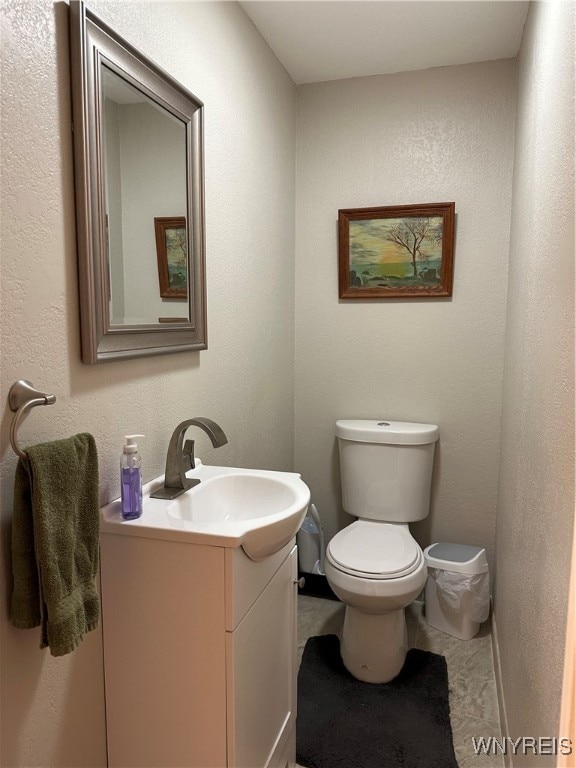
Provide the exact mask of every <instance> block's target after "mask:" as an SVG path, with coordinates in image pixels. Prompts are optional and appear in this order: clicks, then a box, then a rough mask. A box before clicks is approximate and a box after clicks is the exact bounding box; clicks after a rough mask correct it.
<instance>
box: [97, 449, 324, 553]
mask: <svg viewBox="0 0 576 768" xmlns="http://www.w3.org/2000/svg"><path fill="white" fill-rule="evenodd" d="M187 477H191V478H192V477H196V478H198V479H199V480H200V483H199V484H198V485H195V486H194V487H193V488H190V489H189V490H188V491H186V492H185V493H183V494H182V495H181V496H178V497H177V498H176V499H173V500H171V501H168V500H163V499H152V498H150V494H151V493H152V492H153V491H154V490H155V489H156V488H158V486H159V485H161V484H162V481H163V477H160V478H156V480H154V481H152V482H151V483H148V484H147V485H146V486H144V489H143V512H142V516H141V517H140V518H138V519H137V520H129V521H128V520H122V515H121V507H120V502H119V500H117V501H115V502H112V503H111V504H108V505H107V506H106V507H104V508H103V509H102V510H101V530H102V531H104V532H108V533H122V534H130V533H131V534H134V535H137V536H147V537H150V536H152V537H155V538H167V539H177V540H182V539H184V540H188V541H194V542H197V543H205V544H211V545H215V546H223V547H238V546H241V547H242V548H243V550H244V552H245V553H246V554H247V555H248V557H250V558H251V559H252V560H262V559H264V558H265V557H268V556H269V555H272V554H274V553H275V552H278V551H279V550H280V549H282V547H284V546H285V545H286V544H287V543H288V542H289V541H290V539H291V538H292V537H293V536H294V535H295V533H296V531H297V530H298V528H299V527H300V525H301V524H302V520H303V519H304V516H305V514H306V510H307V508H308V503H309V501H310V491H309V489H308V487H307V486H306V485H305V484H304V483H303V482H302V480H301V478H300V475H298V474H295V473H292V472H273V471H269V470H258V469H239V468H233V467H211V466H207V465H204V464H202V462H200V461H199V460H197V466H196V468H195V469H194V470H192V471H190V472H188V473H187Z"/></svg>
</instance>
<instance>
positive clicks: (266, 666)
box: [226, 547, 297, 768]
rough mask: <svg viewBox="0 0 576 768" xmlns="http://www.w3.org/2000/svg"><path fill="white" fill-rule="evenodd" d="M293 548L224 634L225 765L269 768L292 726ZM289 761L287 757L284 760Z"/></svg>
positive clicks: (291, 736)
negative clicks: (226, 731)
mask: <svg viewBox="0 0 576 768" xmlns="http://www.w3.org/2000/svg"><path fill="white" fill-rule="evenodd" d="M296 569H297V563H296V548H295V547H294V549H293V550H292V552H291V554H290V555H289V556H288V557H287V558H286V560H285V561H284V562H283V564H282V565H281V566H280V568H279V569H278V571H277V572H276V573H275V575H274V576H273V578H272V579H271V581H270V583H269V584H268V586H267V587H266V588H265V589H264V591H263V592H262V594H261V595H260V597H259V598H258V600H257V601H256V602H255V603H254V605H253V606H252V608H251V609H250V611H249V612H248V613H247V614H246V616H245V617H244V619H242V621H241V622H240V624H239V625H238V627H237V628H236V630H235V631H234V632H227V633H226V651H227V662H228V663H227V678H228V684H227V694H228V695H227V704H228V766H229V768H265V767H267V766H270V768H273V766H274V768H275V766H276V763H277V756H278V755H279V754H281V753H282V754H284V755H290V756H291V755H292V754H293V752H294V747H293V746H292V747H291V746H290V745H288V744H287V740H289V739H292V740H294V738H295V723H296V586H295V583H294V582H295V578H296ZM292 759H293V758H290V762H291V760H292Z"/></svg>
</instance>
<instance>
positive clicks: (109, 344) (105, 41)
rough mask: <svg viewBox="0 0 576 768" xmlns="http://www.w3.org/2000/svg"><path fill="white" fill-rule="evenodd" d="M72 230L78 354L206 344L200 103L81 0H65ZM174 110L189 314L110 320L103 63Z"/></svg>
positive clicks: (112, 356) (99, 356)
mask: <svg viewBox="0 0 576 768" xmlns="http://www.w3.org/2000/svg"><path fill="white" fill-rule="evenodd" d="M70 52H71V69H72V73H71V78H72V101H73V120H74V166H75V168H74V172H75V186H76V231H77V246H78V270H79V287H80V315H81V318H80V319H81V338H82V360H83V362H85V363H88V364H93V363H102V362H107V361H111V360H122V359H128V358H135V357H145V356H149V355H162V354H170V353H173V352H187V351H190V350H200V349H206V348H207V334H206V271H205V239H204V167H203V104H202V102H201V101H199V100H198V99H197V98H196V97H195V96H193V95H192V94H191V93H190V92H189V91H187V90H186V89H185V88H183V87H182V86H181V85H180V84H179V83H178V82H176V81H175V80H174V79H173V78H172V77H170V75H168V74H166V72H164V71H163V70H162V69H160V67H158V66H157V65H156V64H154V63H153V62H152V61H150V59H148V58H147V57H146V56H144V55H143V54H142V53H140V52H139V51H138V50H136V49H135V48H133V47H132V46H131V45H130V44H129V43H127V42H126V41H125V40H123V39H122V38H121V37H120V36H119V35H117V34H116V33H115V32H114V30H112V29H111V28H110V27H109V26H108V25H107V24H105V23H104V22H103V21H102V20H101V19H99V18H98V16H96V15H95V14H94V13H93V12H92V11H90V10H89V9H88V8H87V7H86V6H85V4H84V3H83V2H82V0H71V2H70ZM103 64H105V65H106V66H107V67H108V68H109V69H111V70H112V71H113V72H115V73H116V74H117V75H119V76H120V77H121V78H123V79H124V80H126V81H127V82H128V83H129V84H130V85H132V86H134V87H135V88H137V89H138V90H140V91H141V92H143V93H144V94H145V95H146V96H147V97H148V98H150V99H151V100H152V101H154V102H156V104H158V105H159V106H161V107H162V108H164V109H165V110H167V111H168V112H169V113H170V114H172V115H173V116H175V117H176V118H178V119H179V120H180V121H182V123H183V124H184V127H185V132H186V134H185V135H186V166H187V167H186V193H187V203H186V211H187V216H186V219H187V222H188V227H187V252H188V318H189V319H182V318H174V321H173V322H166V320H167V319H166V318H163V321H162V322H158V324H152V323H151V324H148V325H129V324H126V325H112V324H111V321H110V307H109V298H108V297H109V268H108V264H107V251H106V213H105V211H106V207H105V187H104V178H105V176H104V157H103V150H104V147H103V119H102V118H103V114H102V104H101V69H102V65H103Z"/></svg>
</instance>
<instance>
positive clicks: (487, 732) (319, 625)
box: [298, 595, 504, 768]
mask: <svg viewBox="0 0 576 768" xmlns="http://www.w3.org/2000/svg"><path fill="white" fill-rule="evenodd" d="M422 607H423V604H422V603H420V602H415V603H412V605H411V606H410V607H409V608H408V609H407V611H406V623H407V625H408V642H409V643H410V645H411V647H414V648H421V649H422V650H425V651H433V652H434V653H440V654H442V655H443V656H445V657H446V663H447V665H448V681H449V686H450V712H451V720H452V731H453V735H454V750H455V752H456V759H457V761H458V765H459V766H460V768H469V766H475V768H502V767H503V765H504V763H503V761H502V757H501V756H499V757H495V756H494V755H479V756H477V755H476V754H475V753H474V750H473V748H472V736H476V737H479V736H484V737H487V736H496V737H498V738H499V737H500V723H499V716H498V702H497V697H496V682H495V679H494V664H493V661H492V642H491V637H490V625H489V623H488V622H486V624H484V625H482V627H481V629H480V633H479V634H478V635H477V636H476V637H475V638H473V639H472V640H458V639H457V638H455V637H450V635H446V634H444V632H440V631H438V630H437V629H433V628H432V627H430V626H429V625H428V624H427V623H426V619H425V618H424V616H423V615H422V614H423V610H422ZM343 621H344V605H343V604H342V603H339V602H336V601H334V600H323V599H321V598H317V597H309V596H307V595H299V596H298V660H299V661H300V659H301V658H302V653H303V651H304V646H305V645H306V640H307V639H308V638H309V637H312V636H313V635H329V634H334V635H340V633H341V631H342V624H343Z"/></svg>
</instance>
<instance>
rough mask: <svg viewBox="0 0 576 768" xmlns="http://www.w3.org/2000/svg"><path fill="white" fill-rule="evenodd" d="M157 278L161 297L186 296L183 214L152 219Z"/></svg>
mask: <svg viewBox="0 0 576 768" xmlns="http://www.w3.org/2000/svg"><path fill="white" fill-rule="evenodd" d="M154 232H155V234H156V256H157V257H158V280H159V283H160V296H161V297H162V298H163V299H186V298H188V251H187V237H186V219H185V217H184V216H163V217H157V218H155V219H154Z"/></svg>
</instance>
